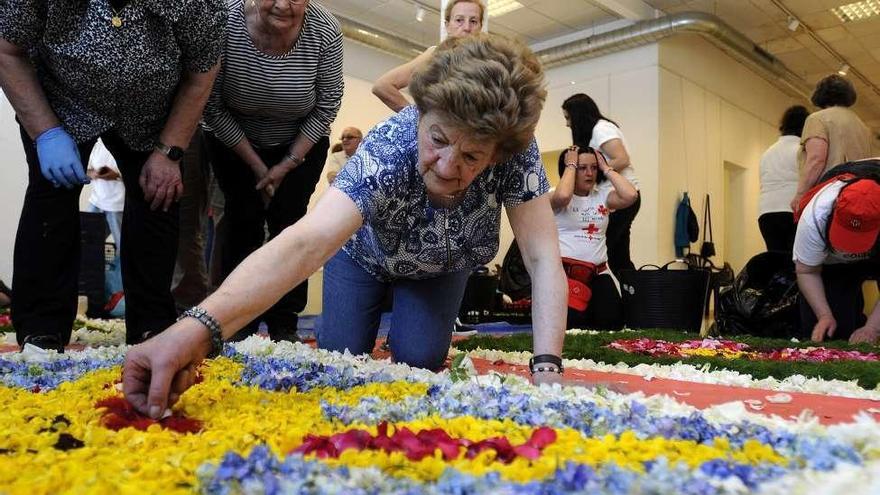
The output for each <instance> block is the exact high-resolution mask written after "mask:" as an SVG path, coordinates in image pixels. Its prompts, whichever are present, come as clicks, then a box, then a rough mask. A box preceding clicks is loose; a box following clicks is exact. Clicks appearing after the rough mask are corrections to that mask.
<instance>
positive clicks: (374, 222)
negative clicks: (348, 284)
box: [333, 106, 549, 281]
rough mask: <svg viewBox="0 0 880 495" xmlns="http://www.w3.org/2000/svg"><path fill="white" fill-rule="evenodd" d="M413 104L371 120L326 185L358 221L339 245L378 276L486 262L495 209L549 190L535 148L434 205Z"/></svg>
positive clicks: (496, 224) (493, 245)
mask: <svg viewBox="0 0 880 495" xmlns="http://www.w3.org/2000/svg"><path fill="white" fill-rule="evenodd" d="M418 122H419V111H418V109H416V107H415V106H410V107H407V108H405V109H403V110H402V111H401V112H400V113H398V114H397V115H395V116H393V117H391V118H389V119H388V120H386V121H385V122H382V123H380V124H379V125H377V126H376V127H375V128H373V130H371V131H370V132H369V134H367V136H366V138H365V139H364V141H363V142H362V143H361V145H360V147H359V148H358V150H357V152H356V153H355V155H354V156H352V157H351V159H349V161H348V163H346V165H345V167H343V169H342V171H341V172H340V173H339V175H338V176H337V177H336V180H335V181H334V182H333V187H336V188H337V189H339V190H341V191H342V192H344V193H345V194H346V195H348V197H350V198H351V199H352V200H353V201H354V202H355V204H356V205H357V208H358V209H359V210H360V212H361V214H362V215H363V217H364V225H363V226H362V227H361V228H360V229H359V230H358V231H357V233H355V235H354V236H352V238H351V240H349V241H348V243H347V244H346V245H345V246H344V247H343V249H344V250H345V252H346V253H347V254H348V255H349V256H351V257H352V259H354V260H355V261H356V262H357V263H358V264H360V265H361V266H362V267H363V268H364V269H365V270H366V271H367V272H369V273H370V274H372V275H373V276H375V277H376V278H378V279H379V280H383V281H390V280H393V279H396V278H410V279H423V278H430V277H432V276H436V275H437V274H440V273H446V272H454V271H461V270H472V269H473V268H475V267H477V266H480V265H483V264H486V263H488V262H489V261H491V260H492V258H494V257H495V254H496V253H497V252H498V232H499V228H500V225H501V207H502V205H503V206H505V207H508V208H509V207H513V206H517V205H519V204H521V203H524V202H526V201H529V200H532V199H534V198H536V197H538V196H540V195H542V194H544V193H546V192H547V190H548V189H549V184H548V182H547V175H546V174H545V172H544V165H543V163H542V162H541V157H540V155H539V154H538V146H537V144H536V143H535V141H534V140H532V142H531V144H530V145H529V147H528V149H526V150H525V151H523V152H521V153H518V154H516V155H514V156H513V157H511V158H510V159H509V160H507V161H506V162H504V163H500V164H498V165H496V166H494V167H490V168H488V169H486V170H485V171H484V172H483V173H482V174H480V175H479V176H477V178H476V179H474V182H473V183H471V185H470V187H469V188H468V190H467V192H466V193H465V197H464V199H463V201H462V202H461V203H459V204H458V205H457V206H455V207H453V208H449V209H444V208H436V207H434V206H432V205H431V203H429V202H428V197H427V189H426V188H425V183H424V181H423V180H422V176H421V175H420V174H419V171H418V144H417V143H418V140H417V132H418Z"/></svg>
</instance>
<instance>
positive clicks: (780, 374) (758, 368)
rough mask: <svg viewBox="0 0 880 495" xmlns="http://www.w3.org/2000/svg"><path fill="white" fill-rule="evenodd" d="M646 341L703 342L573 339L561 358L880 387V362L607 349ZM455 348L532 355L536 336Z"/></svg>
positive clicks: (757, 342)
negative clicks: (691, 367)
mask: <svg viewBox="0 0 880 495" xmlns="http://www.w3.org/2000/svg"><path fill="white" fill-rule="evenodd" d="M638 337H647V338H652V339H662V340H667V341H670V342H680V341H684V340H691V339H695V338H698V337H697V336H696V335H695V334H693V333H685V332H679V331H674V330H643V331H640V332H638V333H600V334H598V335H587V334H581V335H568V336H566V337H565V346H564V348H563V350H562V355H563V357H564V358H566V359H592V360H594V361H597V362H599V361H601V362H604V363H608V364H616V363H625V364H627V365H629V366H635V365H637V364H643V363H645V364H675V363H679V362H681V363H685V364H690V365H694V366H698V367H699V366H703V365H709V367H710V369H713V370H715V369H725V370H733V371H738V372H740V373H746V374H749V375H752V377H753V378H756V379H761V378H767V377H773V378H777V379H783V378H786V377H789V376H792V375H804V376H807V377H812V378H822V379H825V380H833V379H837V380H858V383H859V385H860V386H862V387H864V388H867V389H874V388H876V387H877V384H878V383H880V362H877V361H874V362H862V361H830V362H826V363H810V362H792V361H785V362H783V361H766V360H764V361H752V360H749V359H724V358H720V357H703V356H694V357H691V358H687V359H683V358H672V357H652V356H646V355H641V354H630V353H627V352H623V351H618V350H615V349H609V348H607V347H606V346H607V345H608V344H610V343H611V342H613V341H615V340H618V339H630V338H638ZM730 340H736V341H738V342H743V343H746V344H748V345H749V346H751V348H752V349H753V350H756V351H770V350H774V349H779V348H783V347H799V348H803V347H812V346H815V344H813V343H812V342H797V343H796V342H791V341H789V340H784V339H764V338H759V337H748V336H736V337H733V338H731V339H730ZM822 345H823V346H824V347H827V348H833V349H846V350H857V351H863V352H878V348H877V346H871V345H866V344H861V345H856V346H852V345H849V344H848V343H847V342H845V341H829V342H825V343H823V344H822ZM455 347H456V348H458V349H460V350H463V351H467V350H472V349H476V348H477V347H481V348H483V349H497V350H501V351H531V350H532V336H531V334H516V335H512V336H507V337H488V336H477V337H472V338H470V339H468V340H464V341H460V342H456V343H455Z"/></svg>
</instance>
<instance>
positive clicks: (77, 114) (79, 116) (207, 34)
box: [0, 0, 226, 151]
mask: <svg viewBox="0 0 880 495" xmlns="http://www.w3.org/2000/svg"><path fill="white" fill-rule="evenodd" d="M225 28H226V8H225V3H224V0H131V1H130V2H128V3H127V4H126V5H125V6H124V7H122V8H121V9H118V10H115V9H113V7H112V6H111V4H110V2H109V0H6V1H5V2H4V6H3V8H2V9H0V38H3V39H5V40H7V41H8V42H10V43H12V44H14V45H17V46H19V47H21V48H23V49H26V50H28V52H29V54H30V56H31V60H32V62H33V64H34V66H35V67H36V70H37V77H38V78H39V81H40V84H41V85H42V87H43V90H44V91H45V92H46V96H47V98H48V99H49V104H50V105H51V107H52V109H53V110H54V111H55V113H56V115H58V118H59V119H61V121H62V122H63V123H64V127H65V128H66V129H67V131H68V132H70V134H71V135H72V136H73V138H74V139H75V140H76V141H77V142H83V141H87V140H89V139H91V138H94V137H96V136H98V135H100V134H102V133H103V132H105V131H107V130H109V129H115V130H116V132H117V133H118V134H119V135H120V137H121V138H122V139H123V140H124V141H125V143H126V144H127V145H128V146H130V147H131V148H132V149H135V150H141V151H146V150H149V149H151V148H152V146H153V143H154V140H155V139H157V138H158V136H159V133H160V132H161V130H162V128H163V127H164V125H165V121H166V119H167V117H168V114H169V113H170V110H171V106H172V104H173V102H174V97H175V95H176V93H177V86H178V83H179V82H180V80H181V76H182V74H183V73H184V72H186V71H191V72H207V71H208V70H210V69H211V67H213V66H214V64H216V63H217V61H218V59H219V57H220V54H221V52H222V50H223V41H224V36H225Z"/></svg>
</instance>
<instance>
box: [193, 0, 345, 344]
mask: <svg viewBox="0 0 880 495" xmlns="http://www.w3.org/2000/svg"><path fill="white" fill-rule="evenodd" d="M228 9H229V26H228V32H229V34H228V36H227V38H226V45H225V51H224V56H223V65H222V67H221V69H220V74H219V75H218V76H217V83H216V84H215V85H214V89H213V91H212V93H211V97H210V99H209V100H208V105H207V107H206V109H205V117H204V121H205V125H206V127H207V128H208V132H206V133H205V142H206V145H207V152H208V157H209V160H210V161H211V163H212V165H213V167H214V173H215V175H216V177H217V182H218V184H219V186H220V189H221V190H222V191H223V194H224V196H225V198H226V208H225V216H224V218H225V219H226V221H227V222H228V223H227V225H228V227H229V231H230V232H231V233H232V234H231V235H229V236H227V238H226V240H225V243H226V244H225V246H224V249H223V256H222V258H221V260H220V264H221V271H222V275H223V276H224V277H226V276H228V275H229V274H230V273H232V270H234V269H235V267H236V266H238V264H239V263H241V262H242V260H244V259H245V258H246V257H247V256H248V255H249V254H251V253H252V252H254V251H256V250H257V249H258V248H259V247H260V246H262V245H263V242H264V240H265V230H264V228H265V227H264V224H268V230H269V236H270V237H275V236H277V235H278V234H279V233H281V231H282V230H284V229H285V228H286V227H288V226H290V225H293V224H294V223H295V222H296V221H297V220H299V219H300V218H302V216H303V215H305V214H306V209H307V207H308V204H309V198H310V197H311V196H312V193H313V192H314V191H315V186H316V185H317V183H318V181H319V180H320V178H321V170H322V169H323V167H324V162H325V161H326V159H327V150H328V148H329V146H330V141H329V138H328V134H329V130H330V124H331V123H332V122H333V120H335V119H336V113H337V111H338V110H339V106H340V102H341V100H342V89H343V81H342V33H341V31H340V28H339V23H338V22H337V21H336V19H335V18H334V17H333V15H332V14H330V13H329V12H328V11H327V10H326V9H324V7H322V6H320V5H318V4H315V3H311V2H310V1H309V0H253V1H245V0H232V1H230V2H229V3H228ZM307 295H308V286H307V283H306V282H305V281H304V282H303V283H301V284H299V285H297V286H296V287H293V288H292V289H291V290H290V291H289V292H288V293H287V294H285V295H284V296H283V297H282V298H281V300H280V301H278V302H277V303H276V304H274V305H273V306H272V307H271V308H269V309H268V310H267V311H266V312H265V313H263V314H262V315H256V316H257V318H255V319H254V320H253V321H251V322H249V323H248V325H247V326H246V327H245V330H243V331H242V335H240V336H239V337H242V336H246V334H250V333H254V332H256V331H257V328H258V326H259V323H260V321H261V320H262V321H265V322H266V325H267V326H268V329H269V336H270V337H271V338H272V339H273V340H291V341H292V340H296V331H297V322H298V316H297V313H299V312H300V311H302V310H303V309H304V308H305V306H306V299H307Z"/></svg>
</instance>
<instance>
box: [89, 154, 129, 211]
mask: <svg viewBox="0 0 880 495" xmlns="http://www.w3.org/2000/svg"><path fill="white" fill-rule="evenodd" d="M101 167H107V168H110V169H112V170H113V171H114V172H116V173H117V174H118V173H119V168H118V167H117V166H116V160H115V159H114V158H113V155H111V154H110V152H109V151H108V150H107V148H105V147H104V143H102V142H101V140H100V139H98V141H97V142H96V143H95V146H94V147H93V148H92V154H91V155H89V169H91V170H95V171H98V170H100V169H101ZM89 203H91V204H93V205H95V206H97V207H98V208H99V209H101V210H103V211H122V210H123V209H124V208H125V184H123V183H122V178H121V177H120V178H119V179H117V180H104V179H93V180H92V195H91V196H89Z"/></svg>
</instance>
